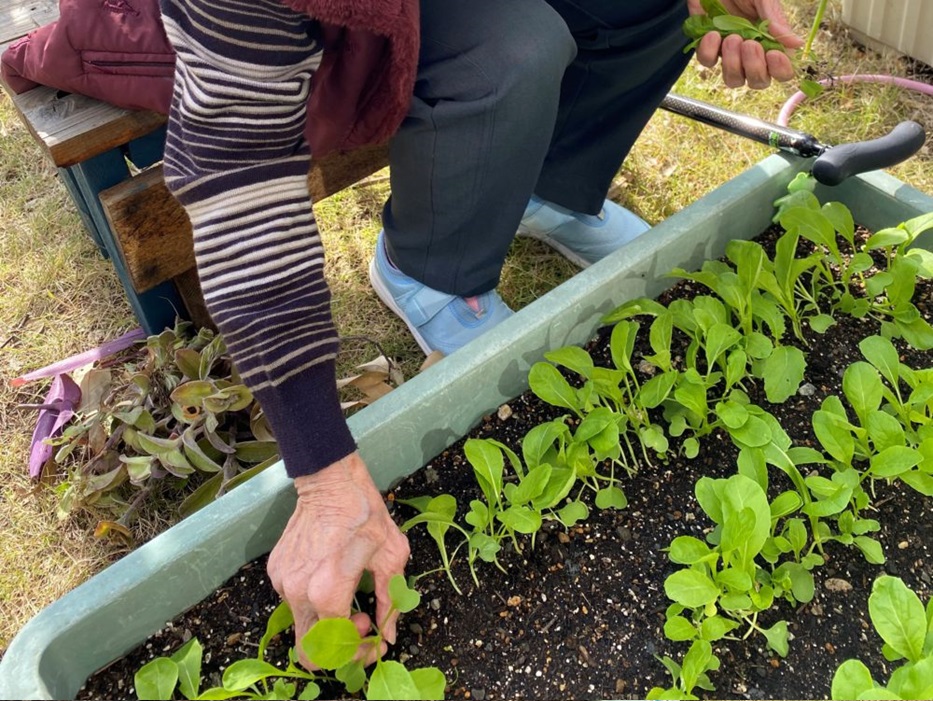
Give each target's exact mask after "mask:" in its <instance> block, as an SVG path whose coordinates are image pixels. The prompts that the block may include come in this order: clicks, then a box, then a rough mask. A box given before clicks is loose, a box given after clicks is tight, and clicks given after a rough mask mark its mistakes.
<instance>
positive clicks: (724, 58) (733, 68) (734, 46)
mask: <svg viewBox="0 0 933 701" xmlns="http://www.w3.org/2000/svg"><path fill="white" fill-rule="evenodd" d="M743 43H744V40H743V39H742V37H740V36H739V35H738V34H730V35H729V36H727V37H726V38H725V39H723V40H722V49H721V50H720V60H721V62H722V80H723V82H724V83H725V84H726V85H727V86H728V87H730V88H740V87H742V86H743V85H745V68H744V66H743V63H742V44H743Z"/></svg>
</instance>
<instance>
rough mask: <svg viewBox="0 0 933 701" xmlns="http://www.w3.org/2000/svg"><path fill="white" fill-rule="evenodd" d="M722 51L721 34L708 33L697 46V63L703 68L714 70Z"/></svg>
mask: <svg viewBox="0 0 933 701" xmlns="http://www.w3.org/2000/svg"><path fill="white" fill-rule="evenodd" d="M721 50H722V35H721V34H720V33H719V32H707V34H706V35H705V36H704V37H703V38H702V39H700V43H699V44H697V49H696V55H697V61H699V63H700V65H701V66H705V67H706V68H713V67H714V66H715V65H716V64H717V63H718V62H719V52H720V51H721Z"/></svg>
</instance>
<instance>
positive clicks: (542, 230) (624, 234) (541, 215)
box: [518, 195, 651, 268]
mask: <svg viewBox="0 0 933 701" xmlns="http://www.w3.org/2000/svg"><path fill="white" fill-rule="evenodd" d="M650 228H651V226H650V225H649V224H648V222H646V221H645V220H644V219H642V218H641V217H639V216H638V215H636V214H633V213H632V212H630V211H628V210H627V209H625V208H624V207H621V206H619V205H617V204H616V203H615V202H612V201H611V200H606V202H605V204H604V205H603V210H602V211H601V212H600V213H599V214H580V213H579V212H573V211H571V210H569V209H565V208H564V207H560V206H558V205H556V204H552V203H551V202H547V201H545V200H542V199H540V198H538V197H535V196H533V195H532V197H531V200H530V201H529V202H528V207H526V208H525V214H524V216H523V217H522V221H521V224H519V227H518V235H519V236H530V237H531V238H535V239H538V240H539V241H544V243H546V244H548V245H549V246H551V247H552V248H555V249H557V251H559V252H560V253H561V254H562V255H563V256H564V257H565V258H567V259H568V260H569V261H570V262H572V263H575V264H576V265H579V266H580V267H581V268H586V267H588V266H590V265H592V264H593V263H595V262H596V261H598V260H600V259H602V258H604V257H605V256H607V255H609V254H610V253H612V252H613V251H615V250H617V249H619V248H621V247H622V246H624V245H625V244H627V243H630V242H632V241H634V240H635V239H636V238H638V237H639V236H640V235H641V234H643V233H645V232H646V231H648V230H649V229H650Z"/></svg>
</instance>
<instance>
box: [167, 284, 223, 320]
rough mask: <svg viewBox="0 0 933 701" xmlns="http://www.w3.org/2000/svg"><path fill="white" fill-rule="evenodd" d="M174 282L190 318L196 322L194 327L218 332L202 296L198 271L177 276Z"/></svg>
mask: <svg viewBox="0 0 933 701" xmlns="http://www.w3.org/2000/svg"><path fill="white" fill-rule="evenodd" d="M172 282H174V283H175V289H177V290H178V294H179V295H180V296H181V298H182V300H183V301H184V303H185V307H186V308H187V310H188V318H189V319H190V320H191V321H193V322H194V325H195V326H197V327H198V328H208V329H213V330H214V331H216V330H217V327H216V326H215V325H214V320H213V319H211V315H210V313H209V312H208V311H207V305H206V304H204V295H203V294H201V282H200V280H199V279H198V271H197V269H196V268H190V269H189V270H186V271H185V272H183V273H182V274H181V275H176V276H175V277H173V278H172Z"/></svg>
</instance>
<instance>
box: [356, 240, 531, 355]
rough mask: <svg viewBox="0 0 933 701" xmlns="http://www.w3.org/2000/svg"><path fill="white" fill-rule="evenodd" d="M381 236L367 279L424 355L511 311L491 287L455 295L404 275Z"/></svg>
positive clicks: (458, 343) (462, 341)
mask: <svg viewBox="0 0 933 701" xmlns="http://www.w3.org/2000/svg"><path fill="white" fill-rule="evenodd" d="M384 236H385V233H384V232H380V233H379V239H378V240H377V242H376V255H375V257H374V258H373V259H372V261H371V262H370V264H369V280H370V282H371V283H372V285H373V289H374V290H375V291H376V294H377V295H378V296H379V299H381V300H382V301H383V302H384V303H385V305H386V306H387V307H388V308H389V309H391V310H392V311H393V312H395V313H396V314H397V315H398V316H399V317H400V318H401V320H402V321H404V322H405V325H406V326H408V329H409V331H411V333H412V335H413V336H414V337H415V340H416V341H417V342H418V345H419V346H421V350H423V351H424V352H425V355H428V354H430V353H431V352H432V351H436V350H437V351H441V352H442V353H443V354H444V355H450V354H451V353H453V352H454V351H455V350H457V349H458V348H460V347H462V346H464V345H466V344H467V343H468V342H470V341H472V340H473V339H474V338H476V337H477V336H481V335H482V334H483V333H485V332H486V331H488V330H489V329H491V328H492V327H493V326H495V325H496V324H498V323H500V322H502V321H505V320H506V319H508V318H509V317H510V316H512V314H514V312H513V311H512V310H511V309H509V308H508V307H507V306H506V304H505V302H503V301H502V298H501V297H500V296H499V293H498V292H496V291H495V290H493V291H491V292H486V293H484V294H481V295H478V296H476V297H457V296H456V295H451V294H446V293H444V292H438V291H437V290H433V289H431V288H430V287H428V286H427V285H424V284H422V283H420V282H418V281H417V280H415V279H413V278H410V277H408V276H407V275H405V273H403V272H402V271H400V270H399V269H398V268H396V267H395V266H394V265H393V264H392V262H391V261H390V260H389V256H388V254H387V253H386V247H385V242H384V241H383V237H384Z"/></svg>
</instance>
